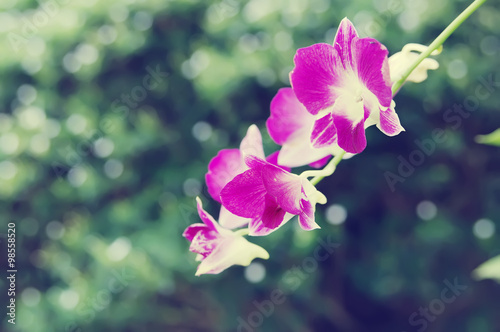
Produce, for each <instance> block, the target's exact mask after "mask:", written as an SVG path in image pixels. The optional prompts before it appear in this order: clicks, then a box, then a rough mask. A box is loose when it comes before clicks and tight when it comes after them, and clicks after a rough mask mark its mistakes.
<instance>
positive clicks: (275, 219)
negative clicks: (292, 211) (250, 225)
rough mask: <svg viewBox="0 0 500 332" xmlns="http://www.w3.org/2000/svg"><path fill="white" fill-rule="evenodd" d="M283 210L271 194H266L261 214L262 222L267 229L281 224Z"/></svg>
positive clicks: (283, 214) (283, 215)
mask: <svg viewBox="0 0 500 332" xmlns="http://www.w3.org/2000/svg"><path fill="white" fill-rule="evenodd" d="M285 213H286V212H285V210H283V209H282V208H281V207H280V206H279V205H278V203H276V200H275V198H274V197H272V196H271V195H269V194H267V195H266V206H265V208H264V212H263V214H262V224H263V225H264V226H265V227H266V228H269V229H275V228H277V227H279V226H280V225H281V223H282V222H283V218H284V217H285Z"/></svg>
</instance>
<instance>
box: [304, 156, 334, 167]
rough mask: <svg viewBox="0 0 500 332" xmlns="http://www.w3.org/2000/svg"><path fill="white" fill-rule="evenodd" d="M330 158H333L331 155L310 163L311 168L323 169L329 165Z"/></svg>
mask: <svg viewBox="0 0 500 332" xmlns="http://www.w3.org/2000/svg"><path fill="white" fill-rule="evenodd" d="M330 158H332V155H331V154H329V155H328V156H326V157H324V158H321V159H320V160H317V161H315V162H312V163H310V164H309V166H311V167H312V168H323V167H324V166H325V165H326V164H327V163H328V161H329V160H330Z"/></svg>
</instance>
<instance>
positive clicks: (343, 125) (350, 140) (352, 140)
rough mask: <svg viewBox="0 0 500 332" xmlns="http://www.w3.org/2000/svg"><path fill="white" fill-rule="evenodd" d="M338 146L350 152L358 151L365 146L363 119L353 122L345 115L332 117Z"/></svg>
mask: <svg viewBox="0 0 500 332" xmlns="http://www.w3.org/2000/svg"><path fill="white" fill-rule="evenodd" d="M334 123H335V127H336V128H337V140H338V144H339V146H340V147H341V148H342V149H344V150H345V151H347V152H350V153H360V152H361V151H363V150H364V149H365V148H366V136H365V126H364V125H365V121H364V120H362V121H360V122H358V123H354V122H352V121H351V120H349V119H348V118H347V117H345V116H341V115H337V116H335V117H334Z"/></svg>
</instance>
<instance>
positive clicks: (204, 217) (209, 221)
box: [196, 197, 218, 231]
mask: <svg viewBox="0 0 500 332" xmlns="http://www.w3.org/2000/svg"><path fill="white" fill-rule="evenodd" d="M196 208H197V210H198V215H199V216H200V219H201V221H203V223H204V224H205V225H207V227H208V228H209V229H210V230H213V231H217V230H218V225H217V222H216V221H215V220H214V218H213V217H212V216H211V215H210V214H209V213H208V212H206V211H205V210H203V205H202V203H201V199H200V198H199V197H196Z"/></svg>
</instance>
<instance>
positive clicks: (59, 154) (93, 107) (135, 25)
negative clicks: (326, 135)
mask: <svg viewBox="0 0 500 332" xmlns="http://www.w3.org/2000/svg"><path fill="white" fill-rule="evenodd" d="M467 4H468V3H467V1H451V0H447V1H429V0H423V1H403V0H375V1H368V0H356V1H351V2H346V1H341V0H289V1H288V0H277V1H267V0H250V1H238V0H222V1H219V0H203V1H201V0H185V1H181V0H177V1H176V0H170V1H168V0H161V1H160V0H142V1H141V0H116V1H109V2H106V1H97V0H73V1H67V0H51V1H46V2H40V4H39V3H38V2H36V1H28V0H24V1H23V0H17V1H16V0H2V2H1V3H0V33H1V34H2V36H3V38H1V39H0V48H1V49H2V50H3V52H2V56H1V58H0V74H1V77H2V80H1V81H0V197H1V205H0V213H1V215H2V216H4V218H3V220H4V222H3V223H2V225H4V226H2V227H3V229H2V230H0V233H3V234H5V233H6V232H7V230H6V227H7V226H5V225H6V224H7V223H8V222H15V223H16V225H17V247H18V251H17V260H18V262H17V264H18V271H19V272H18V274H17V288H18V289H17V297H16V298H17V318H18V320H17V324H16V328H17V330H19V331H30V332H39V331H40V332H46V331H134V332H136V331H176V332H177V331H179V332H181V331H235V330H236V329H237V326H238V324H239V322H240V321H239V320H238V317H240V318H241V319H243V320H247V319H248V317H251V315H252V314H253V313H255V312H258V311H257V310H258V309H257V307H256V304H255V303H261V302H262V301H265V300H268V299H269V298H270V294H271V293H272V291H273V290H274V289H276V288H277V287H278V288H280V289H281V288H283V289H288V290H287V295H286V301H285V302H284V303H283V304H280V305H279V306H277V307H276V308H275V310H274V312H273V314H272V315H269V317H264V318H265V319H263V321H262V324H261V326H260V327H259V328H256V329H255V330H256V331H372V332H374V331H402V330H404V331H416V330H417V328H418V327H421V325H416V324H413V325H412V324H411V323H410V321H409V319H410V316H411V315H412V314H413V313H414V312H418V310H419V308H420V307H427V306H429V305H430V304H431V303H433V302H432V300H433V299H436V298H439V296H440V294H441V293H442V290H443V289H444V288H445V287H446V286H445V284H443V281H444V280H449V281H453V280H455V279H456V278H458V280H459V282H460V283H461V284H465V285H467V289H466V290H465V291H464V294H463V295H462V296H459V297H457V298H456V300H455V301H454V302H452V303H449V304H446V308H445V310H444V311H443V312H442V313H441V314H439V315H438V317H436V318H435V320H434V321H432V322H428V330H429V331H468V332H482V331H485V332H489V331H500V318H499V316H498V312H499V310H500V303H499V301H498V298H499V297H500V286H499V285H498V284H497V283H495V282H493V281H491V280H484V281H475V280H472V279H470V274H471V271H473V270H474V269H475V268H476V267H477V266H479V264H481V263H482V262H485V261H486V260H487V259H488V258H490V257H494V256H496V255H498V254H499V253H500V248H499V246H498V243H499V238H500V236H499V235H498V234H497V233H496V232H495V225H496V226H497V227H498V223H499V220H500V219H499V216H500V179H499V174H500V168H499V167H498V165H499V162H500V155H499V153H498V149H497V148H496V147H493V146H485V145H479V144H477V143H476V142H475V141H474V138H475V137H476V136H477V135H480V134H485V133H489V132H492V131H493V130H494V129H496V128H498V127H500V117H499V116H498V105H500V94H499V93H498V88H499V87H498V83H495V84H490V85H489V86H488V87H486V85H485V84H487V83H485V82H488V81H493V82H498V81H499V79H500V74H499V72H498V68H500V60H499V59H500V57H499V54H500V39H499V32H500V26H499V25H498V17H499V16H500V8H499V6H498V2H496V1H488V2H487V3H486V4H485V5H484V7H483V8H481V9H480V10H479V11H478V12H477V13H475V14H473V15H472V17H471V18H470V19H468V20H467V21H466V22H465V24H464V25H463V26H462V27H460V28H459V29H458V30H457V31H456V32H455V33H454V34H453V36H452V37H451V38H450V39H449V41H447V42H446V43H445V45H444V50H443V53H441V54H440V55H439V56H438V57H437V60H438V61H439V62H440V64H441V66H440V68H439V69H438V70H437V71H433V72H431V73H430V75H429V78H428V80H426V81H425V82H424V83H422V84H407V85H405V86H404V87H403V89H402V90H401V91H400V92H399V93H398V95H397V96H396V97H395V101H396V103H397V111H398V113H399V115H400V119H401V122H402V124H403V126H404V127H405V128H406V132H404V133H402V134H401V135H399V136H397V137H385V136H384V135H383V134H381V133H380V132H378V131H377V130H375V129H374V128H370V129H369V130H368V132H367V135H368V147H367V149H366V150H365V151H364V152H363V153H362V154H361V155H359V156H357V157H355V158H352V159H351V160H348V161H344V162H342V163H341V164H340V165H339V167H338V169H337V173H336V174H335V175H334V176H333V177H331V178H328V179H326V180H324V181H322V182H321V183H320V184H319V189H320V190H321V191H322V192H323V193H324V194H325V195H326V196H327V197H328V199H329V203H328V204H327V206H320V207H318V211H317V218H318V223H319V224H320V225H321V226H322V229H321V230H319V231H315V232H309V233H307V232H302V231H300V230H298V229H297V228H296V226H295V224H296V223H294V222H290V223H288V224H287V225H286V226H284V227H283V228H282V229H280V231H278V232H276V233H273V234H272V235H271V236H268V237H266V238H256V239H252V240H254V242H256V243H257V244H259V245H262V246H263V247H264V248H266V249H267V250H268V251H269V253H270V254H271V258H270V259H269V260H268V261H264V262H262V264H263V267H264V268H265V270H264V271H265V277H264V279H263V280H262V281H259V282H251V281H250V280H253V279H252V278H250V277H249V274H250V272H251V271H252V270H249V269H245V268H242V267H234V268H231V269H229V270H227V271H225V272H224V273H222V274H221V275H217V276H203V277H200V278H197V277H194V272H195V268H196V263H195V261H194V256H195V255H194V254H191V253H189V252H188V246H189V243H187V241H186V240H185V239H184V238H182V237H181V234H182V231H183V230H184V229H185V227H186V226H187V225H189V224H191V223H194V222H198V221H199V220H198V216H197V214H196V211H195V203H194V197H195V196H197V195H198V196H201V198H202V200H203V203H204V206H205V207H206V208H207V210H208V211H209V212H210V213H212V214H213V215H215V216H217V210H218V209H219V207H218V206H217V204H216V203H215V202H213V201H212V200H211V199H210V198H209V197H210V196H209V195H208V193H207V190H206V187H205V185H204V173H205V172H206V167H207V164H208V162H209V161H210V159H211V158H212V157H213V156H215V155H216V153H217V151H218V150H220V149H223V148H233V147H236V146H237V145H238V144H239V141H240V140H241V138H242V137H243V136H244V133H245V132H246V129H247V128H248V126H249V125H250V124H252V123H255V124H257V125H258V126H259V127H260V128H261V129H262V132H263V138H264V143H265V150H266V152H267V153H271V152H273V151H275V150H276V149H277V148H278V147H277V146H276V145H275V144H274V143H273V142H272V141H271V139H270V138H269V136H268V135H267V134H266V133H265V129H264V128H265V120H266V118H267V117H268V115H269V103H270V101H271V99H272V97H273V95H274V94H275V93H276V91H277V90H278V89H279V88H281V87H283V86H287V85H289V81H288V73H289V71H290V70H291V68H292V67H293V56H294V53H295V50H296V49H297V48H300V47H304V46H308V45H310V44H313V43H317V42H331V41H332V40H333V36H334V35H335V31H336V30H335V29H336V27H337V26H338V23H339V22H340V20H341V19H342V18H343V17H346V16H347V17H349V18H350V19H351V20H352V21H353V22H354V24H355V26H356V27H357V29H358V32H359V33H360V35H362V36H371V37H375V38H377V39H379V40H380V41H381V42H382V43H383V44H385V45H386V46H387V48H388V49H389V50H390V53H391V54H392V53H395V52H397V51H399V50H400V49H401V48H402V47H403V46H404V45H405V44H406V43H409V42H417V43H422V44H426V43H430V42H431V41H432V40H433V38H434V37H435V36H437V34H438V33H439V32H440V31H441V30H442V29H444V28H445V27H446V26H447V24H448V23H449V22H451V20H452V19H453V18H454V17H455V16H456V15H458V14H459V13H460V12H461V11H462V10H463V9H464V8H465V7H466V6H467ZM152 73H154V74H152ZM481 86H483V88H481ZM478 89H481V92H480V93H481V95H480V96H481V97H478V96H477V94H478ZM485 89H486V90H485ZM485 91H486V92H485ZM454 105H462V106H464V107H467V109H472V111H470V112H467V113H466V116H461V115H460V116H457V114H456V113H454V115H453V116H454V118H452V119H450V118H447V117H445V114H447V112H448V111H449V110H450V109H452V108H453V107H454ZM435 129H443V130H444V132H445V134H446V136H445V137H446V138H445V139H444V140H443V142H442V143H439V144H437V143H436V144H435V148H434V150H433V152H432V153H429V154H428V155H427V154H426V155H425V157H424V161H423V162H422V163H421V165H420V166H418V167H415V169H414V170H413V171H412V172H411V173H412V174H411V175H409V176H408V177H406V176H405V177H404V181H402V182H398V183H397V184H396V185H395V191H394V192H392V191H391V190H390V187H389V186H388V185H387V183H386V179H385V177H384V173H385V172H388V171H389V172H393V173H397V172H398V167H399V164H400V159H398V156H401V157H402V158H404V159H408V158H410V154H411V153H412V152H413V151H417V150H419V149H420V148H419V145H418V144H417V143H416V141H418V142H424V141H425V142H428V140H430V139H431V138H432V137H433V135H434V134H433V133H434V130H435ZM431 142H432V141H431ZM331 204H335V205H334V208H333V207H332V205H331ZM339 206H340V207H339ZM339 211H340V212H339ZM342 211H343V212H342ZM342 213H346V217H345V218H342V216H341V217H339V214H340V215H342ZM344 219H345V221H344ZM338 223H341V224H338ZM318 239H322V240H323V241H326V240H328V239H330V240H331V241H334V242H336V243H338V244H339V245H340V246H339V247H338V248H337V249H336V250H335V252H334V253H333V254H332V255H331V256H330V257H329V258H328V259H327V260H325V261H323V262H319V263H318V264H319V265H318V266H319V268H317V269H312V270H311V272H310V273H305V274H304V273H302V274H299V276H300V278H298V279H297V276H295V279H294V280H295V281H296V282H294V283H292V284H293V287H290V286H291V285H290V284H289V283H288V282H287V281H290V280H292V279H290V278H289V277H294V275H293V274H291V273H294V271H295V270H294V269H297V268H298V267H302V269H304V266H307V265H304V264H306V263H307V261H308V260H307V258H309V259H310V258H311V257H313V256H312V255H313V253H314V250H315V249H316V248H318V242H317V241H318ZM2 243H5V242H4V241H3V240H2ZM5 250H6V249H5V248H4V246H3V245H2V254H1V255H0V257H1V258H0V260H1V261H2V267H4V266H5V264H3V263H4V262H5V260H6V254H4V252H6V251H5ZM254 267H255V266H254ZM0 284H1V285H2V289H5V287H3V286H6V279H5V278H2V279H1V281H0ZM286 287H288V288H286ZM0 297H1V298H2V303H5V301H3V300H7V294H6V292H4V291H2V294H1V295H0ZM254 316H255V315H254ZM9 328H10V325H9V324H8V323H7V320H6V317H5V316H4V319H3V322H2V329H3V330H8V329H9ZM240 330H243V328H240Z"/></svg>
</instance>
